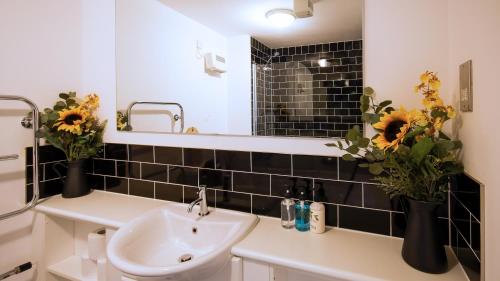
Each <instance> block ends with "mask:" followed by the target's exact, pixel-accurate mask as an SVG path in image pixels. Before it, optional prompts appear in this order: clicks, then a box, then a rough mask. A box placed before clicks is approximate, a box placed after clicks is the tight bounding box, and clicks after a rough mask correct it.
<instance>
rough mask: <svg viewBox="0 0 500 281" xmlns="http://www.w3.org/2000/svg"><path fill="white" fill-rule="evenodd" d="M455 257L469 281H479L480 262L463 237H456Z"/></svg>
mask: <svg viewBox="0 0 500 281" xmlns="http://www.w3.org/2000/svg"><path fill="white" fill-rule="evenodd" d="M456 254H457V257H458V260H459V261H460V263H461V264H462V267H463V268H464V270H465V273H466V274H467V276H468V277H469V280H471V281H480V280H481V262H480V261H479V259H478V258H477V257H476V256H475V254H474V252H473V251H472V249H471V248H470V247H469V245H468V244H467V243H466V241H465V240H464V239H463V237H462V236H461V235H460V234H459V235H458V243H457V253H456Z"/></svg>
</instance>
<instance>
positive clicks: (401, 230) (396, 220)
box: [391, 213, 406, 238]
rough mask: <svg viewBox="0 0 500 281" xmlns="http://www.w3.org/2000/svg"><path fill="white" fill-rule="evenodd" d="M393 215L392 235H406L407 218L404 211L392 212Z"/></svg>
mask: <svg viewBox="0 0 500 281" xmlns="http://www.w3.org/2000/svg"><path fill="white" fill-rule="evenodd" d="M391 216H392V233H391V235H392V236H395V237H401V238H402V237H404V236H405V229H406V218H405V215H404V214H403V213H391Z"/></svg>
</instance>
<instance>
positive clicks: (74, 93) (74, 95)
mask: <svg viewBox="0 0 500 281" xmlns="http://www.w3.org/2000/svg"><path fill="white" fill-rule="evenodd" d="M68 95H69V96H70V97H72V98H74V97H76V92H69V93H68Z"/></svg>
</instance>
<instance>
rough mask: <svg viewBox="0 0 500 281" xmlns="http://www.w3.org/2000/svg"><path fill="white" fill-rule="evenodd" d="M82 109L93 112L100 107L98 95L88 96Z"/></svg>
mask: <svg viewBox="0 0 500 281" xmlns="http://www.w3.org/2000/svg"><path fill="white" fill-rule="evenodd" d="M82 107H84V108H87V109H88V110H90V111H93V110H95V109H97V108H98V107H99V96H98V95H96V94H90V95H87V96H86V97H85V98H84V99H83V103H82Z"/></svg>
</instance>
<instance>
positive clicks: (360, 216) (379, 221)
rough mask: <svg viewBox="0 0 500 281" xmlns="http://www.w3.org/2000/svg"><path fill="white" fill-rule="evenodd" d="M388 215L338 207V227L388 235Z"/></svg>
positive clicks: (367, 210) (387, 213)
mask: <svg viewBox="0 0 500 281" xmlns="http://www.w3.org/2000/svg"><path fill="white" fill-rule="evenodd" d="M389 216H390V213H389V212H386V211H376V210H370V209H362V208H354V207H346V206H340V207H339V227H342V228H348V229H354V230H359V231H366V232H372V233H378V234H383V235H390V217H389Z"/></svg>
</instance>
